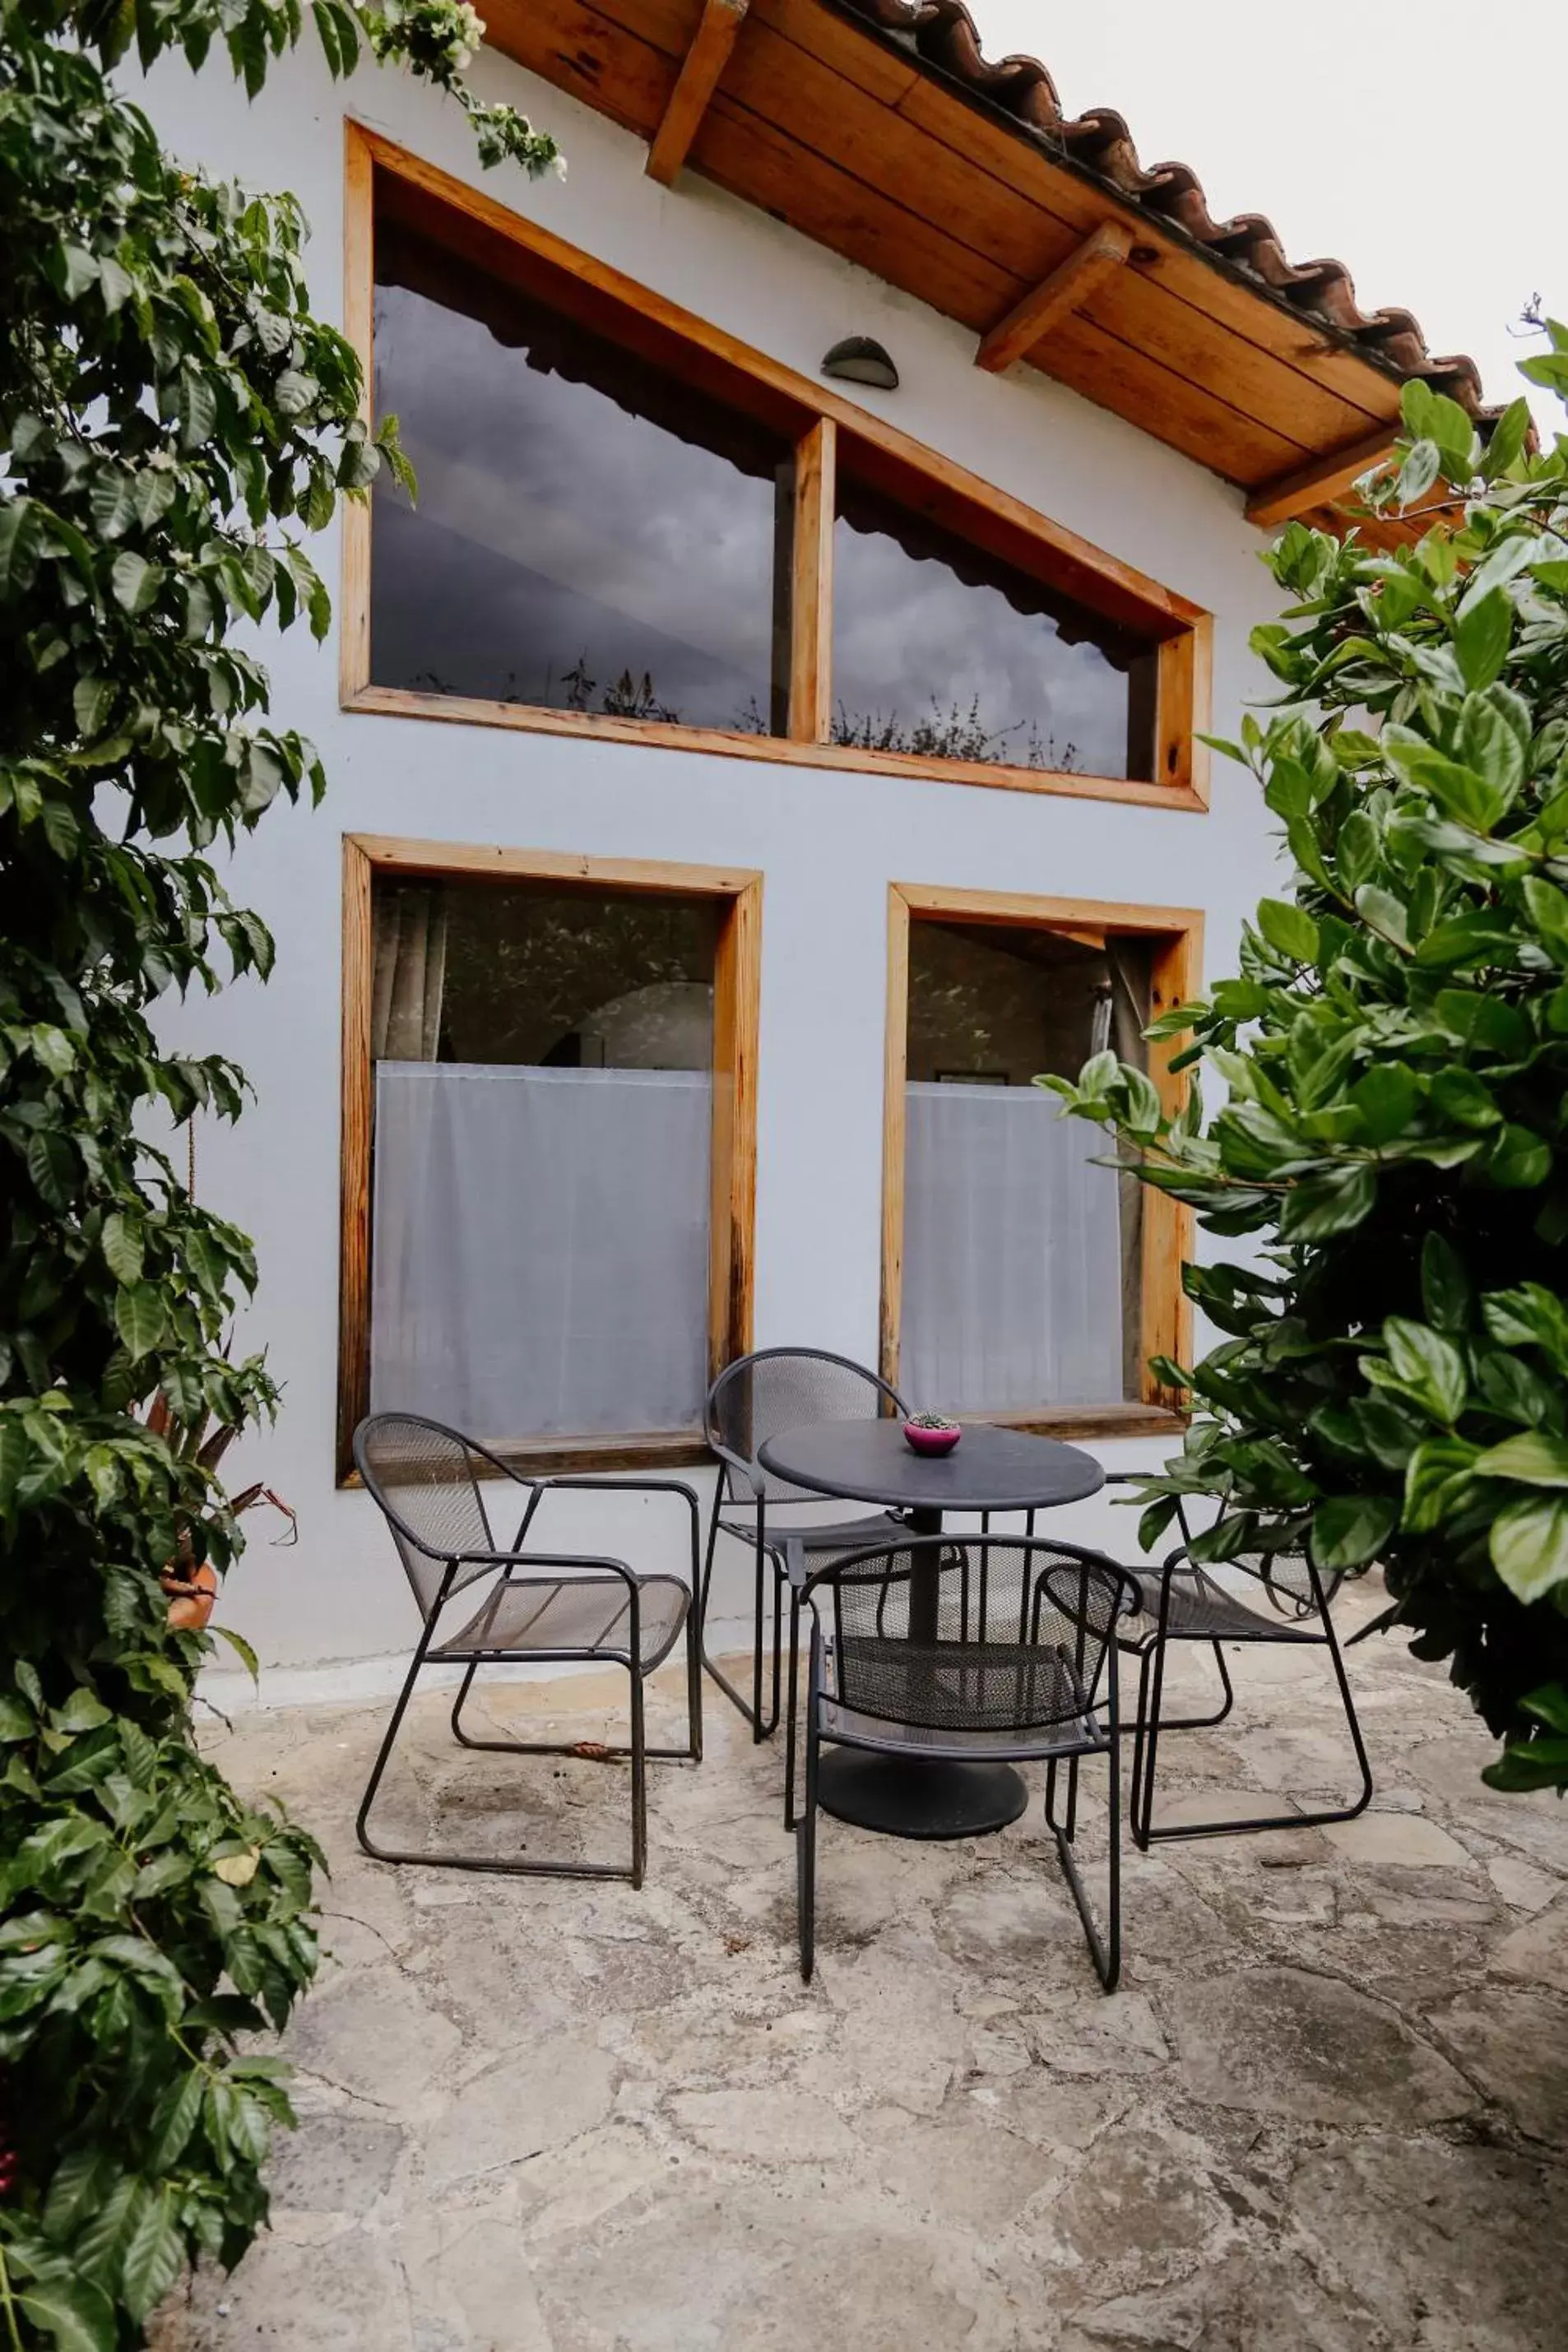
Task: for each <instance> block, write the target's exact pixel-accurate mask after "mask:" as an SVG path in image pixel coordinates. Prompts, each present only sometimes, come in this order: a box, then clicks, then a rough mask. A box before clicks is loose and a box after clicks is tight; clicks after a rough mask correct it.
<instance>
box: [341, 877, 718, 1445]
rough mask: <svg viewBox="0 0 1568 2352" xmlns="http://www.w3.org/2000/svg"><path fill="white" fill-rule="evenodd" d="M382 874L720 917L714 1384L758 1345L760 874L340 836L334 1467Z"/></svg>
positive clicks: (712, 1243) (361, 1387) (364, 1243)
mask: <svg viewBox="0 0 1568 2352" xmlns="http://www.w3.org/2000/svg"><path fill="white" fill-rule="evenodd" d="M378 876H380V877H393V876H396V877H421V878H424V879H427V880H432V881H445V880H451V879H454V878H456V879H460V880H464V881H472V880H476V879H478V880H487V881H529V882H548V883H553V884H554V885H556V886H557V887H560V888H562V889H567V890H570V889H574V888H577V887H581V888H583V889H584V890H587V891H595V890H618V891H632V892H637V893H639V894H641V895H643V896H645V897H648V898H704V899H708V900H710V901H711V902H713V903H714V904H715V905H716V906H717V907H718V908H719V909H720V910H721V923H720V929H719V940H718V949H717V954H716V959H715V963H714V973H713V1130H712V1132H713V1142H712V1154H711V1181H712V1191H711V1195H710V1217H709V1242H708V1368H709V1377H710V1379H711V1378H713V1377H715V1376H716V1375H717V1374H718V1373H719V1372H720V1371H721V1370H723V1368H724V1366H725V1365H726V1364H727V1363H730V1362H731V1361H732V1360H733V1359H734V1358H735V1357H736V1356H743V1355H745V1354H746V1353H747V1352H748V1351H749V1349H750V1348H751V1345H752V1298H753V1292H754V1274H755V1241H754V1234H755V1223H756V1191H757V1024H758V1016H759V1011H760V1004H761V976H762V935H763V934H762V925H763V877H762V876H761V875H760V874H758V873H754V872H752V871H750V870H748V869H746V868H744V867H734V866H678V865H666V864H664V863H662V862H661V861H656V860H652V859H645V858H614V857H579V856H571V855H563V854H562V853H560V852H558V851H553V850H542V849H506V848H497V847H491V846H487V845H477V844H476V845H468V844H465V843H461V842H444V841H403V840H395V839H391V838H388V837H386V836H384V835H378V834H345V835H344V836H343V963H342V1143H341V1155H342V1223H341V1243H340V1259H339V1304H338V1432H337V1472H338V1483H339V1485H340V1486H353V1485H355V1484H357V1480H356V1477H355V1473H354V1467H353V1433H354V1431H355V1429H356V1428H357V1426H358V1425H359V1423H360V1422H361V1420H362V1419H363V1416H364V1414H365V1412H367V1411H368V1410H369V1402H370V1251H371V1233H370V1178H371V1125H372V1107H373V1090H374V1064H373V1061H372V1057H371V999H372V995H373V992H374V971H375V941H374V929H373V910H372V892H373V889H374V883H375V880H376V877H378ZM496 1451H497V1452H498V1453H499V1454H501V1455H502V1457H503V1458H504V1459H505V1460H507V1461H509V1462H515V1463H516V1464H517V1465H518V1467H519V1468H521V1469H525V1470H529V1471H539V1472H544V1471H550V1470H579V1469H598V1470H612V1469H613V1470H621V1469H641V1468H647V1467H650V1466H658V1465H680V1464H688V1463H697V1462H705V1461H707V1459H708V1448H707V1446H706V1444H704V1442H703V1440H702V1437H701V1434H700V1432H697V1433H683V1432H676V1433H664V1432H656V1433H648V1434H638V1433H628V1434H626V1435H610V1436H597V1435H595V1436H591V1437H583V1438H563V1437H544V1438H539V1439H531V1438H521V1439H518V1440H517V1441H515V1442H513V1443H509V1444H502V1445H500V1446H498V1447H497V1448H496Z"/></svg>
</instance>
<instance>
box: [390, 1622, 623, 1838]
mask: <svg viewBox="0 0 1568 2352" xmlns="http://www.w3.org/2000/svg"><path fill="white" fill-rule="evenodd" d="M434 1630H435V1628H434V1622H432V1623H431V1624H428V1625H426V1628H425V1630H424V1632H423V1633H421V1634H420V1636H419V1643H418V1646H417V1648H416V1650H415V1653H414V1656H413V1658H412V1660H411V1661H410V1663H409V1668H408V1672H407V1674H406V1675H405V1677H404V1683H403V1688H402V1690H401V1691H400V1692H399V1693H398V1696H397V1704H396V1706H395V1707H394V1708H393V1710H392V1719H391V1721H390V1722H389V1723H388V1725H387V1727H386V1730H385V1733H384V1737H383V1739H382V1743H381V1746H380V1748H379V1749H378V1750H377V1752H376V1759H375V1762H374V1765H373V1766H372V1767H371V1775H370V1779H369V1780H367V1781H366V1783H365V1790H364V1795H363V1797H362V1798H361V1799H360V1808H359V1812H358V1815H357V1817H356V1818H355V1822H354V1833H355V1835H356V1836H357V1838H358V1839H359V1842H360V1844H361V1846H362V1847H363V1851H364V1852H365V1853H368V1854H369V1855H370V1857H371V1859H372V1861H373V1862H388V1863H396V1864H404V1863H418V1864H424V1866H425V1867H426V1869H428V1870H489V1871H495V1872H498V1873H499V1874H500V1875H501V1876H502V1877H506V1878H630V1879H631V1880H632V1881H633V1883H634V1885H637V1884H640V1883H641V1878H640V1869H639V1867H638V1865H637V1857H636V1855H635V1853H634V1856H633V1867H632V1868H631V1869H629V1870H628V1869H627V1868H626V1865H625V1864H622V1863H618V1862H509V1861H507V1860H506V1859H505V1858H504V1857H503V1856H502V1855H500V1854H489V1853H457V1852H455V1851H453V1850H452V1849H450V1848H425V1849H417V1848H410V1849H407V1850H403V1849H400V1848H395V1847H392V1846H382V1845H377V1844H376V1843H375V1842H374V1839H373V1838H372V1836H371V1834H370V1814H371V1808H372V1806H373V1805H374V1802H375V1798H376V1792H377V1790H379V1789H380V1787H381V1782H382V1776H383V1774H384V1772H385V1770H386V1767H387V1764H388V1761H389V1760H390V1759H391V1755H392V1750H393V1746H394V1743H395V1740H396V1738H397V1734H398V1732H399V1730H400V1729H401V1727H402V1724H403V1718H404V1717H405V1714H406V1713H407V1711H408V1702H409V1700H410V1699H411V1698H412V1697H413V1696H414V1685H415V1684H416V1682H417V1680H418V1678H419V1671H420V1668H421V1667H422V1666H424V1665H426V1664H428V1663H429V1661H428V1658H427V1655H426V1654H427V1652H428V1650H429V1646H430V1636H431V1634H432V1633H433V1632H434ZM479 1664H481V1661H480V1660H479V1659H478V1658H476V1659H474V1660H473V1661H472V1662H471V1664H470V1666H469V1670H468V1674H467V1675H465V1676H464V1678H463V1685H462V1688H461V1689H460V1690H459V1692H458V1702H457V1705H456V1706H454V1708H453V1727H454V1729H456V1727H457V1715H458V1708H459V1707H460V1706H461V1704H462V1701H463V1700H464V1698H466V1696H468V1686H469V1685H470V1684H471V1683H472V1681H473V1678H474V1675H475V1673H476V1672H477V1670H478V1668H479ZM458 1738H460V1739H462V1734H461V1733H460V1732H458ZM462 1744H463V1746H464V1747H465V1748H500V1749H503V1750H506V1751H508V1752H513V1753H519V1754H522V1755H531V1756H569V1755H570V1754H571V1752H572V1751H571V1749H570V1748H563V1746H562V1745H561V1744H560V1743H559V1742H558V1741H555V1742H551V1743H548V1744H546V1743H545V1742H543V1741H537V1742H535V1741H528V1742H524V1741H521V1740H479V1739H463V1740H462ZM612 1752H615V1751H612Z"/></svg>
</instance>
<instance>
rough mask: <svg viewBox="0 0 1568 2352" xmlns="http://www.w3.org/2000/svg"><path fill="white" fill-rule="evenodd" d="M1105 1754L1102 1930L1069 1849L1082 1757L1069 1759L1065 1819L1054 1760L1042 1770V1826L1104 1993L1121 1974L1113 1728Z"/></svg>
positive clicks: (1118, 1803)
mask: <svg viewBox="0 0 1568 2352" xmlns="http://www.w3.org/2000/svg"><path fill="white" fill-rule="evenodd" d="M1103 1752H1104V1754H1105V1764H1106V1770H1107V1772H1108V1773H1109V1775H1110V1797H1109V1803H1108V1807H1107V1822H1108V1826H1109V1843H1110V1851H1109V1853H1108V1855H1107V1857H1106V1903H1105V1928H1104V1932H1103V1934H1102V1933H1101V1931H1100V1925H1099V1923H1098V1921H1097V1920H1096V1918H1095V1916H1094V1910H1093V1906H1091V1904H1090V1902H1089V1895H1088V1893H1087V1891H1086V1889H1085V1887H1084V1884H1083V1880H1082V1878H1081V1877H1080V1876H1079V1867H1078V1863H1077V1861H1076V1859H1075V1857H1074V1854H1073V1850H1072V1846H1073V1825H1072V1811H1073V1809H1074V1807H1075V1806H1076V1801H1077V1776H1078V1768H1079V1763H1080V1761H1081V1760H1082V1759H1080V1758H1079V1757H1077V1756H1074V1757H1071V1758H1070V1759H1068V1778H1069V1784H1070V1786H1071V1789H1072V1794H1071V1795H1070V1796H1069V1798H1068V1809H1069V1811H1068V1820H1067V1821H1066V1822H1058V1820H1057V1819H1056V1765H1055V1762H1054V1761H1053V1762H1052V1763H1051V1764H1050V1765H1049V1766H1048V1767H1047V1773H1046V1825H1047V1828H1048V1829H1049V1831H1050V1832H1051V1834H1052V1836H1053V1837H1054V1838H1055V1840H1056V1846H1057V1860H1058V1862H1059V1863H1060V1864H1061V1871H1062V1876H1063V1877H1064V1878H1065V1879H1066V1880H1067V1883H1068V1893H1069V1894H1070V1895H1071V1896H1072V1899H1073V1901H1074V1903H1075V1904H1076V1905H1077V1906H1078V1916H1079V1920H1080V1922H1081V1923H1082V1927H1083V1932H1084V1939H1085V1941H1086V1942H1087V1944H1088V1946H1089V1958H1090V1959H1091V1960H1092V1961H1093V1962H1094V1969H1095V1974H1096V1975H1097V1976H1098V1977H1099V1979H1100V1985H1101V1988H1102V1989H1103V1990H1105V1991H1106V1992H1114V1991H1115V1990H1116V1988H1117V1985H1118V1984H1119V1983H1120V1981H1121V1758H1120V1755H1119V1753H1118V1748H1117V1740H1116V1735H1115V1731H1114V1729H1113V1730H1112V1732H1111V1737H1110V1747H1109V1748H1108V1749H1107V1750H1105V1751H1103Z"/></svg>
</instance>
